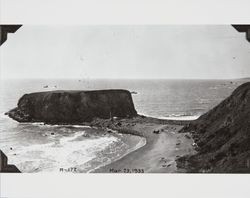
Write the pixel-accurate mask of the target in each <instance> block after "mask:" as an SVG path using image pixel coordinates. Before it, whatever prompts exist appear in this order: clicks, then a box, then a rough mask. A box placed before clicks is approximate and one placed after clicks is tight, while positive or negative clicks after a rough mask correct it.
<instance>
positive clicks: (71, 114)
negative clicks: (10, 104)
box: [6, 90, 137, 124]
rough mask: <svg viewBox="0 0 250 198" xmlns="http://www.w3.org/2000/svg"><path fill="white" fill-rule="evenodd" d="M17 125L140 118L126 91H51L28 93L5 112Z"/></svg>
mask: <svg viewBox="0 0 250 198" xmlns="http://www.w3.org/2000/svg"><path fill="white" fill-rule="evenodd" d="M6 114H7V115H8V116H9V117H11V118H13V119H14V120H16V121H18V122H46V123H69V124H73V123H81V122H88V121H91V120H92V119H93V118H96V117H97V118H104V119H105V118H110V117H111V116H112V117H132V116H135V115H137V112H136V110H135V108H134V104H133V100H132V97H131V94H130V92H129V91H127V90H97V91H48V92H37V93H30V94H25V95H24V96H22V97H21V98H20V100H19V101H18V106H17V108H15V109H12V110H11V111H9V112H7V113H6Z"/></svg>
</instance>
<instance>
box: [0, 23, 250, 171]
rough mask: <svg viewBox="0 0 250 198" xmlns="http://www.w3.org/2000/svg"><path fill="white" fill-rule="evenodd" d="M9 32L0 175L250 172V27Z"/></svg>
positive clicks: (4, 40) (0, 111)
mask: <svg viewBox="0 0 250 198" xmlns="http://www.w3.org/2000/svg"><path fill="white" fill-rule="evenodd" d="M0 28H1V29H0V30H1V47H0V55H1V65H0V66H1V87H0V88H1V89H0V101H1V103H0V149H1V156H0V157H1V161H0V172H2V173H13V172H14V173H62V174H63V173H65V174H66V173H67V174H69V173H70V174H73V173H75V174H82V173H112V174H115V173H120V174H121V173H122V174H128V173H136V174H137V173H138V174H147V173H164V174H168V173H183V174H190V173H202V174H206V173H250V66H249V63H250V25H247V24H245V25H236V24H235V25H234V24H227V25H226V24H221V25H208V24H204V25H202V24H200V25H167V24H166V25H25V24H10V25H8V24H2V25H1V26H0Z"/></svg>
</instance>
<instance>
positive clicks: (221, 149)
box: [178, 82, 250, 172]
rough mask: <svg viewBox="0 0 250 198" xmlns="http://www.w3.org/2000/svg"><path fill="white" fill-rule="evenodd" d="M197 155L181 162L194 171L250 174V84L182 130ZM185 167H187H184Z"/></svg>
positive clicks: (180, 161) (185, 158)
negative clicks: (188, 133) (189, 134)
mask: <svg viewBox="0 0 250 198" xmlns="http://www.w3.org/2000/svg"><path fill="white" fill-rule="evenodd" d="M183 131H189V132H191V133H192V134H193V138H194V140H195V142H196V143H197V145H198V154H196V155H194V156H186V157H183V158H180V159H179V160H178V162H179V165H180V167H182V166H188V168H189V170H190V171H191V172H202V171H206V172H250V82H248V83H245V84H243V85H241V86H239V87H238V88H237V89H236V90H235V91H234V92H233V93H232V95H231V96H229V97H228V98H226V99H225V100H224V101H222V102H221V103H220V104H219V105H218V106H216V107H215V108H213V109H212V110H210V111H209V112H207V113H206V114H204V115H203V116H201V117H200V118H199V119H198V120H196V121H193V122H191V123H190V124H189V125H187V126H186V127H184V128H183ZM184 164H185V165H184Z"/></svg>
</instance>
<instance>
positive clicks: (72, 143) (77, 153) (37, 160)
mask: <svg viewBox="0 0 250 198" xmlns="http://www.w3.org/2000/svg"><path fill="white" fill-rule="evenodd" d="M84 133H85V132H77V133H75V134H74V135H73V136H68V137H61V138H60V139H59V140H58V139H56V138H55V139H54V141H53V142H51V143H47V144H36V145H32V146H25V147H20V148H16V149H15V150H13V151H11V153H9V154H8V155H9V163H11V164H15V165H16V166H17V167H18V168H19V169H20V171H21V172H40V171H43V172H52V171H53V172H59V171H60V168H64V169H67V168H72V167H76V166H82V165H84V164H85V163H87V162H88V161H90V160H91V159H93V158H95V157H96V154H97V153H98V152H100V151H102V150H104V149H105V148H107V147H108V146H110V145H111V144H112V143H114V142H117V141H118V139H117V138H116V137H113V136H109V137H98V138H94V139H93V138H91V139H83V140H81V141H77V138H79V137H80V136H82V135H84ZM14 153H15V154H16V155H13V154H14Z"/></svg>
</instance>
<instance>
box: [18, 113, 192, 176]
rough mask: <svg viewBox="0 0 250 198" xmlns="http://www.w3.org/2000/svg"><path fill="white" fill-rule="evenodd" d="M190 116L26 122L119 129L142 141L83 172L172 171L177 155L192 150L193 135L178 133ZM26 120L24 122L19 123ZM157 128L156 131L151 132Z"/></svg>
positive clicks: (109, 129)
mask: <svg viewBox="0 0 250 198" xmlns="http://www.w3.org/2000/svg"><path fill="white" fill-rule="evenodd" d="M189 122H190V120H165V119H158V118H153V117H146V116H142V115H138V116H135V117H133V118H123V119H114V120H110V119H105V120H104V119H98V118H97V119H95V120H93V121H92V122H85V123H75V124H73V125H72V124H67V123H61V124H52V123H51V124H49V123H28V124H39V125H50V126H73V127H76V128H78V127H90V128H96V129H98V128H99V129H102V130H104V131H105V133H120V134H130V135H135V136H139V137H141V138H143V139H144V143H143V144H142V145H139V146H138V145H136V146H134V147H131V149H129V150H128V152H126V153H125V154H123V155H122V156H119V157H118V158H117V159H114V160H112V161H111V162H109V163H107V164H102V165H100V166H98V167H95V168H94V169H91V170H89V171H87V172H86V173H137V172H145V173H175V172H183V171H184V172H185V170H177V167H176V159H177V158H179V157H182V156H184V155H189V154H193V153H194V152H195V151H194V148H193V146H192V143H193V139H192V137H191V136H189V138H186V137H185V135H186V134H187V133H179V132H178V131H180V130H181V129H182V128H183V126H184V125H186V124H188V123H189ZM22 124H26V123H22ZM153 131H159V134H156V133H153Z"/></svg>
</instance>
